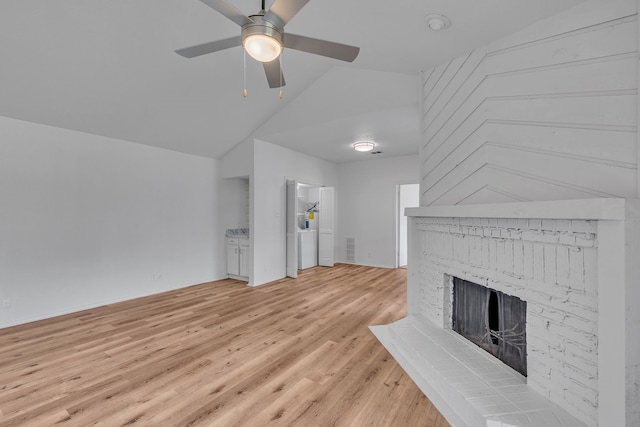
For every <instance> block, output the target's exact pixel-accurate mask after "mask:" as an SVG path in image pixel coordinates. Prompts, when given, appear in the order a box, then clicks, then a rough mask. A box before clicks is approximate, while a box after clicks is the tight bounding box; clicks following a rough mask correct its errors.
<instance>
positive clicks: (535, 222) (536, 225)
mask: <svg viewBox="0 0 640 427" xmlns="http://www.w3.org/2000/svg"><path fill="white" fill-rule="evenodd" d="M529 228H530V229H531V230H541V229H542V220H539V219H530V220H529Z"/></svg>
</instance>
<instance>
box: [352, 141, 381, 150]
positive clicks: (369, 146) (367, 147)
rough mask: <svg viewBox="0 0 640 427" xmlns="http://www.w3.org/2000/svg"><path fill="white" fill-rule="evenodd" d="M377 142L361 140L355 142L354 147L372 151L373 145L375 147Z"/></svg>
mask: <svg viewBox="0 0 640 427" xmlns="http://www.w3.org/2000/svg"><path fill="white" fill-rule="evenodd" d="M375 146H376V144H375V143H373V142H370V141H360V142H356V143H355V144H353V149H354V150H356V151H363V152H366V151H371V150H373V147H375Z"/></svg>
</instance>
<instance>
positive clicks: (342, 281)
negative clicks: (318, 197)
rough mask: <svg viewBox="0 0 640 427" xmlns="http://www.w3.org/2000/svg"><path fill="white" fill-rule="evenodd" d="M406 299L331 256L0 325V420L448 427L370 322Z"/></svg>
mask: <svg viewBox="0 0 640 427" xmlns="http://www.w3.org/2000/svg"><path fill="white" fill-rule="evenodd" d="M405 298H406V270H404V269H397V270H393V269H381V268H371V267H362V266H353V265H345V264H338V265H337V266H336V267H334V268H324V267H316V268H312V269H308V270H304V271H302V272H301V274H300V276H299V277H298V279H296V280H291V279H283V280H279V281H277V282H274V283H271V284H268V285H264V286H261V287H258V288H249V287H247V286H245V284H244V283H242V282H238V281H234V280H222V281H217V282H212V283H205V284H202V285H197V286H192V287H189V288H185V289H181V290H177V291H171V292H166V293H163V294H158V295H153V296H150V297H145V298H139V299H136V300H131V301H126V302H122V303H117V304H112V305H109V306H105V307H100V308H96V309H93V310H87V311H83V312H80V313H75V314H71V315H66V316H61V317H57V318H53V319H48V320H44V321H40V322H35V323H31V324H27V325H21V326H16V327H12V328H6V329H0V426H54V425H55V426H58V425H61V426H89V425H103V426H121V425H122V426H125V425H127V426H128V425H143V426H163V427H164V426H196V425H197V426H214V425H215V426H265V425H290V426H304V427H307V426H394V427H396V426H447V425H448V424H447V422H446V421H445V420H444V419H443V417H442V416H441V415H440V414H439V413H438V412H437V410H436V409H435V408H434V407H433V406H432V405H431V403H430V402H429V400H428V399H427V398H426V397H425V396H424V395H423V394H422V393H421V392H420V390H419V389H418V388H417V387H416V386H415V384H414V383H413V382H412V381H411V379H409V378H408V377H407V375H406V374H405V373H404V372H403V371H402V369H401V368H400V367H399V366H398V364H397V363H396V362H395V360H394V359H393V358H392V357H391V356H390V355H389V353H388V352H387V351H386V350H385V349H384V347H383V346H382V345H381V344H380V343H379V342H378V341H377V340H376V338H375V337H374V336H373V334H371V332H370V331H369V330H368V328H367V326H369V325H376V324H386V323H389V322H392V321H394V320H397V319H399V318H401V317H403V316H404V315H405V305H406V304H405Z"/></svg>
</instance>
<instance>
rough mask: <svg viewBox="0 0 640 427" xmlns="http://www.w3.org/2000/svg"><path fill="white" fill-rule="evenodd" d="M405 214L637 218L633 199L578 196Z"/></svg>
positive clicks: (637, 207)
mask: <svg viewBox="0 0 640 427" xmlns="http://www.w3.org/2000/svg"><path fill="white" fill-rule="evenodd" d="M405 214H406V216H408V217H426V218H429V217H430V218H509V219H531V218H535V219H565V220H571V219H581V220H625V219H627V218H639V217H640V203H639V201H638V200H636V199H633V200H631V199H578V200H553V201H545V202H520V203H492V204H486V205H454V206H429V207H422V208H407V209H406V211H405Z"/></svg>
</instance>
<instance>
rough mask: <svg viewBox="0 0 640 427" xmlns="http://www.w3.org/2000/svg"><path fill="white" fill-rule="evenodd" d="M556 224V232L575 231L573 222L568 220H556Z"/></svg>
mask: <svg viewBox="0 0 640 427" xmlns="http://www.w3.org/2000/svg"><path fill="white" fill-rule="evenodd" d="M554 223H555V227H554V229H555V230H556V231H559V232H567V231H572V230H573V227H572V225H571V220H568V219H560V220H554Z"/></svg>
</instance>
